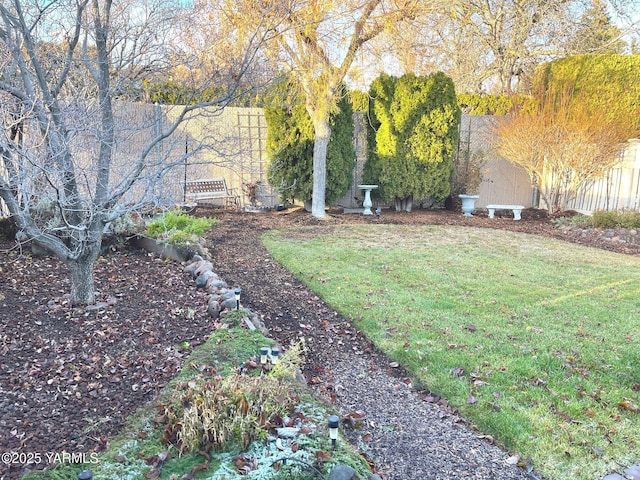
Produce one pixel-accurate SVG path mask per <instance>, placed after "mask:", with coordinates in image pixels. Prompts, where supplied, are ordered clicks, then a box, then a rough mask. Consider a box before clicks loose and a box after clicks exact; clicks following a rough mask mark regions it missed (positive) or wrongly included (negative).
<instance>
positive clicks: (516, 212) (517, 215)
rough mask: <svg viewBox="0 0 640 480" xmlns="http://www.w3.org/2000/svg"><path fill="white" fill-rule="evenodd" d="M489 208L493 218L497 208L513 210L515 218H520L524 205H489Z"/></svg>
mask: <svg viewBox="0 0 640 480" xmlns="http://www.w3.org/2000/svg"><path fill="white" fill-rule="evenodd" d="M487 210H489V218H493V217H494V215H495V213H496V210H513V219H514V220H520V214H521V213H522V210H524V207H523V206H522V205H487Z"/></svg>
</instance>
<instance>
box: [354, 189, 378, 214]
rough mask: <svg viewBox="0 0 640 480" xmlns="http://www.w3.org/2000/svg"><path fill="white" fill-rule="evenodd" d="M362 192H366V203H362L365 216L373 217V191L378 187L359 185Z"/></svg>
mask: <svg viewBox="0 0 640 480" xmlns="http://www.w3.org/2000/svg"><path fill="white" fill-rule="evenodd" d="M358 188H359V189H360V190H364V202H362V206H363V207H364V212H362V214H363V215H373V212H372V211H371V206H372V205H373V203H372V202H371V190H373V189H374V188H378V185H358Z"/></svg>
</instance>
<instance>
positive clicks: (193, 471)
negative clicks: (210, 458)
mask: <svg viewBox="0 0 640 480" xmlns="http://www.w3.org/2000/svg"><path fill="white" fill-rule="evenodd" d="M208 468H209V462H204V463H201V464H200V465H194V466H193V468H192V469H191V475H195V474H196V472H199V471H201V470H206V469H208Z"/></svg>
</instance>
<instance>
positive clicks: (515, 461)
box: [505, 455, 520, 465]
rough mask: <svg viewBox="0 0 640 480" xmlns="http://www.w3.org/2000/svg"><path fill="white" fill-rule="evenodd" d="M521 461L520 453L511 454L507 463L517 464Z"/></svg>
mask: <svg viewBox="0 0 640 480" xmlns="http://www.w3.org/2000/svg"><path fill="white" fill-rule="evenodd" d="M518 462H520V455H511V456H510V457H509V458H507V459H506V460H505V463H506V464H507V465H517V464H518Z"/></svg>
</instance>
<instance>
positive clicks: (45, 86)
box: [0, 0, 263, 304]
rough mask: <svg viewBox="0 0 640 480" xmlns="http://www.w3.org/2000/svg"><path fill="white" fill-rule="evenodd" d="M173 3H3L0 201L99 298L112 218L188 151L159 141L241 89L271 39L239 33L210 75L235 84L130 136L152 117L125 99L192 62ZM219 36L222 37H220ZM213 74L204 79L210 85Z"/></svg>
mask: <svg viewBox="0 0 640 480" xmlns="http://www.w3.org/2000/svg"><path fill="white" fill-rule="evenodd" d="M183 14H184V15H187V14H188V12H187V11H186V10H185V9H183V8H181V7H180V6H179V2H176V4H172V3H171V2H167V1H165V0H128V1H127V0H124V1H119V2H113V1H112V0H47V1H40V0H29V1H24V2H23V1H21V0H11V1H6V2H2V3H1V4H0V19H1V20H2V24H1V25H0V62H1V68H2V74H1V75H0V118H1V119H2V123H3V127H4V128H3V129H2V132H0V162H1V163H0V198H1V199H2V200H3V201H4V202H5V204H6V206H7V208H8V210H9V212H10V214H11V216H12V217H13V219H14V220H15V222H16V224H17V226H18V228H19V229H20V230H21V232H20V234H21V237H22V238H23V239H28V240H30V241H32V242H34V243H35V244H37V245H39V246H41V247H42V248H44V249H46V250H48V251H50V252H52V253H53V254H55V255H56V256H57V257H58V258H60V259H61V260H62V261H63V262H64V263H65V264H66V265H67V267H68V268H69V271H70V277H71V300H72V302H73V303H77V304H91V303H94V301H95V293H94V279H93V267H94V263H95V261H96V259H97V257H98V256H99V254H100V251H101V244H102V235H103V231H104V229H105V226H106V225H107V224H109V222H112V221H114V220H115V219H117V218H118V217H120V216H122V215H124V214H125V213H127V212H128V211H131V210H132V209H135V208H138V207H139V206H140V205H142V204H145V203H146V204H148V203H151V202H154V201H157V200H158V199H157V198H152V197H151V196H150V193H151V192H154V191H155V186H156V185H157V184H158V182H160V181H161V179H162V177H163V176H164V175H165V174H166V173H167V172H168V171H170V170H171V168H172V167H174V166H175V165H178V164H179V165H182V163H183V161H182V159H177V160H176V159H175V158H174V160H173V161H167V159H166V158H163V157H162V156H161V155H159V154H158V152H160V149H159V145H160V142H163V141H164V140H166V139H168V138H171V136H172V134H174V133H175V132H176V130H177V129H178V127H179V125H180V124H181V123H182V122H184V121H185V120H187V119H189V118H190V117H193V116H194V115H195V114H196V113H197V112H199V111H200V110H201V109H202V108H204V107H210V108H213V109H214V110H215V109H219V108H222V107H224V106H225V105H226V104H228V103H229V102H230V101H231V100H232V99H233V98H235V96H236V95H238V93H239V92H238V90H237V86H238V85H239V84H240V81H241V79H243V78H244V76H245V75H246V74H247V73H248V72H250V65H251V64H252V62H253V60H254V58H255V52H256V51H257V50H258V47H259V44H260V43H261V42H262V40H263V39H262V38H261V37H258V36H255V35H254V36H251V35H240V34H238V33H237V32H236V34H237V36H236V40H237V45H241V46H242V47H243V50H242V51H241V52H240V53H239V54H238V55H235V56H233V57H230V58H232V59H233V61H232V62H230V64H229V66H228V68H225V69H220V70H219V71H218V72H217V73H216V75H214V76H212V77H209V78H208V82H209V83H208V84H210V82H211V81H213V82H216V83H217V84H218V85H221V86H223V87H224V88H220V89H219V92H220V94H219V96H218V97H217V98H216V99H215V100H213V101H210V102H208V103H199V104H192V105H188V106H186V107H183V108H181V109H179V111H178V112H176V113H175V114H174V115H173V119H174V120H173V121H172V122H170V123H166V124H164V126H163V127H162V128H158V127H157V124H156V126H155V127H153V128H150V129H148V131H147V135H146V137H145V136H143V137H145V139H144V142H142V143H141V144H140V146H139V148H133V146H132V142H130V141H129V140H130V139H131V137H132V136H133V135H135V134H136V131H137V130H140V129H142V128H145V126H138V125H139V123H136V122H138V121H140V119H141V116H140V115H139V114H137V113H136V111H137V110H140V109H141V108H137V109H133V113H132V114H131V115H129V116H126V115H123V114H122V109H121V108H120V107H119V106H118V102H120V101H121V100H126V99H127V98H129V95H130V94H131V92H135V91H136V90H139V89H140V84H141V81H142V80H143V79H144V78H148V77H153V76H162V75H163V74H164V73H163V72H166V71H168V70H169V69H170V67H175V64H172V63H171V61H174V62H175V60H176V59H183V60H190V61H191V60H193V57H192V56H190V55H189V54H188V53H187V52H185V53H184V54H180V52H179V51H178V49H179V48H180V45H181V44H182V42H181V41H178V40H177V39H176V37H177V35H178V29H177V28H176V24H177V19H178V18H179V15H183ZM214 40H215V39H213V38H212V39H211V41H214ZM204 87H205V84H204V82H200V83H199V84H194V88H204Z"/></svg>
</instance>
